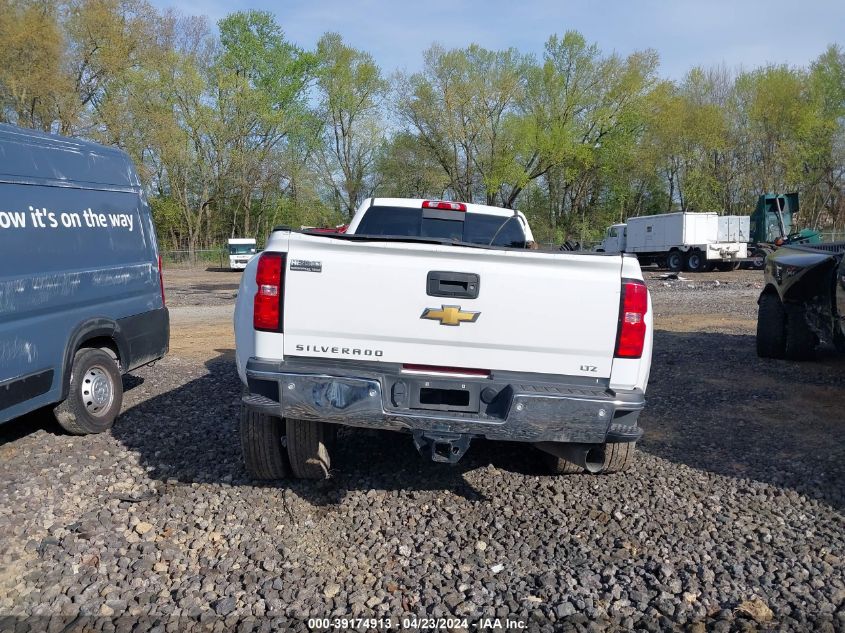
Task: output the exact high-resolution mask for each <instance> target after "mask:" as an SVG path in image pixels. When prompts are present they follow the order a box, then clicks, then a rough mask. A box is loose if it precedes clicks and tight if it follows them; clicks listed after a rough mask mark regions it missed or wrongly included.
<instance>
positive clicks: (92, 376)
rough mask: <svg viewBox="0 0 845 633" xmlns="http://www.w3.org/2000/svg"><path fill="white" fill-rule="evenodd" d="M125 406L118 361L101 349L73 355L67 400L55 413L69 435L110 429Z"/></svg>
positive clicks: (87, 350) (87, 349) (88, 349)
mask: <svg viewBox="0 0 845 633" xmlns="http://www.w3.org/2000/svg"><path fill="white" fill-rule="evenodd" d="M122 404H123V380H122V379H121V377H120V369H119V368H118V366H117V362H116V361H115V360H114V358H112V357H111V355H110V354H108V353H107V352H105V351H103V350H101V349H93V348H85V349H81V350H79V351H78V352H76V354H75V355H74V357H73V365H71V369H70V385H69V387H68V393H67V399H66V400H65V401H64V402H62V403H60V404H59V405H58V406H56V408H55V409H53V412H54V413H55V415H56V420H58V422H59V424H60V425H61V426H62V428H63V429H64V430H65V431H67V432H68V433H72V434H74V435H88V434H90V433H102V432H103V431H107V430H109V429H110V428H111V427H112V425H113V424H114V420H115V418H117V415H118V414H119V413H120V407H121V405H122Z"/></svg>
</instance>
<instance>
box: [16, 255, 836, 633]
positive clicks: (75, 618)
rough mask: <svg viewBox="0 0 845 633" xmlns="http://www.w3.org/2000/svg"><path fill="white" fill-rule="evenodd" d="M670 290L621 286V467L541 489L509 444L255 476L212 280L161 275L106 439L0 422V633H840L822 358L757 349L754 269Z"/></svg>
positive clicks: (347, 443)
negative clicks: (633, 349)
mask: <svg viewBox="0 0 845 633" xmlns="http://www.w3.org/2000/svg"><path fill="white" fill-rule="evenodd" d="M683 276H684V277H686V278H687V279H686V280H685V281H684V280H673V281H668V280H667V281H664V280H662V279H660V278H659V277H660V275H659V273H656V272H654V271H647V272H646V277H647V281H648V284H649V287H650V289H651V291H652V298H653V309H654V312H655V315H656V329H657V332H656V336H655V354H654V360H653V365H652V378H651V383H650V387H649V393H648V405H647V408H646V410H645V412H644V413H643V415H642V417H641V424H642V426H643V427H644V428H645V432H646V434H645V437H644V439H643V440H642V441H641V442H640V443H639V445H638V447H639V448H640V450H639V452H638V456H637V459H636V461H635V464H634V466H633V468H632V470H630V471H629V472H627V473H624V474H616V475H600V476H587V475H583V476H564V477H552V476H546V475H544V474H542V470H541V469H540V466H539V459H538V453H536V452H534V451H533V449H530V448H528V447H526V446H523V445H519V444H503V443H492V442H484V441H475V442H474V443H473V445H472V447H471V448H470V451H469V453H468V454H467V456H466V457H465V458H464V460H462V462H461V463H460V464H459V465H457V466H456V467H448V466H443V465H439V464H434V463H431V462H428V461H425V460H423V459H422V458H421V457H419V456H418V455H417V454H416V452H415V450H414V448H413V446H412V443H411V441H410V439H409V438H408V437H405V436H402V435H399V434H393V433H388V432H366V431H358V430H355V431H351V430H349V431H347V430H344V431H341V433H340V436H339V442H338V448H337V450H336V454H335V456H334V461H333V466H334V467H335V469H334V471H333V472H332V477H331V478H330V479H329V480H327V481H325V482H312V481H296V480H290V481H282V482H270V483H261V484H256V483H254V482H252V481H250V480H249V479H248V477H247V475H246V473H245V471H244V468H243V465H242V463H241V457H240V448H239V443H238V427H237V421H238V401H239V397H240V384H239V381H238V378H237V376H236V373H235V368H234V360H233V347H234V343H233V337H232V331H231V308H232V303H233V297H234V294H235V292H236V288H237V282H238V275H237V274H236V273H213V272H209V271H200V272H198V273H197V274H196V275H190V274H187V273H183V272H180V273H178V274H175V273H173V274H171V273H170V271H168V275H167V276H166V279H165V283H166V285H167V289H168V297H169V298H170V305H171V316H172V339H171V340H172V343H171V354H170V355H169V356H168V357H167V358H166V359H164V360H163V361H161V362H159V363H158V364H156V365H154V366H152V367H146V368H143V369H140V370H138V371H136V372H134V373H133V374H132V375H130V376H127V377H125V379H124V381H125V388H126V389H127V392H126V395H125V399H124V409H123V414H122V415H121V417H120V418H119V419H118V421H117V423H116V424H115V427H114V429H113V430H112V431H111V432H108V433H105V434H103V435H99V436H88V437H72V436H69V435H66V434H63V433H62V432H61V431H60V429H59V427H58V426H57V425H56V423H55V422H54V421H53V419H52V417H51V415H50V414H49V412H40V413H37V414H33V415H29V416H26V417H25V418H22V419H20V420H17V421H14V422H12V423H9V424H6V425H4V426H2V427H0V532H1V533H2V534H3V538H2V542H0V630H20V631H25V630H33V631H35V630H51V631H72V630H87V629H102V630H106V631H132V630H158V631H164V630H166V631H175V630H184V629H194V630H215V631H224V630H225V631H228V630H238V631H250V630H256V631H257V630H262V631H269V630H278V629H282V628H285V627H293V628H298V629H300V630H305V629H307V628H308V624H309V623H308V620H309V618H344V617H345V618H354V617H365V618H381V619H382V620H381V621H380V622H381V625H382V626H383V625H385V624H386V623H387V622H388V621H389V623H391V624H392V625H393V628H399V627H401V626H403V625H408V626H407V628H413V629H433V628H435V626H436V625H437V624H438V623H437V622H432V621H427V620H424V619H422V618H439V617H444V618H446V617H451V616H457V617H458V618H459V622H458V623H457V626H453V627H452V628H453V630H460V629H461V628H462V622H461V620H463V619H466V622H467V628H468V629H469V630H479V624H480V623H481V620H482V618H497V617H498V618H501V621H500V622H501V626H502V628H504V626H505V619H506V618H508V619H509V620H510V621H511V622H518V623H519V624H522V625H524V626H525V628H527V629H528V630H544V631H545V630H548V631H553V630H554V631H559V630H563V631H566V630H579V631H580V630H584V631H587V630H589V631H602V630H630V629H640V630H648V631H662V630H671V629H682V630H689V631H696V632H703V631H705V630H707V631H746V630H773V631H774V630H776V631H781V630H791V631H838V630H845V571H843V570H845V514H843V512H844V511H845V443H844V442H843V439H842V438H843V431H845V424H843V416H842V411H843V408H845V389H843V387H845V384H843V383H845V380H843V378H845V358H843V357H840V356H837V355H836V354H835V353H834V352H833V351H830V350H823V351H822V353H821V354H820V357H819V360H817V361H815V362H810V363H792V362H786V361H764V360H761V359H758V358H757V356H756V354H755V351H754V328H755V322H756V298H757V296H758V294H759V292H760V288H761V286H762V273H760V272H755V271H735V272H730V273H707V274H699V275H693V274H685V275H683ZM716 282H718V284H717V283H716ZM227 293H228V295H229V296H228V297H226V294H227ZM405 618H407V620H405ZM412 618H417V619H416V620H414V619H412ZM493 622H495V620H494V621H493ZM312 624H313V623H312ZM348 624H353V625H354V626H349V627H344V628H360V629H361V630H364V627H365V624H363V623H354V622H353V623H348ZM451 624H455V623H451ZM316 628H318V629H320V630H327V628H326V627H325V626H317V627H316ZM490 630H502V629H492V628H491V629H490Z"/></svg>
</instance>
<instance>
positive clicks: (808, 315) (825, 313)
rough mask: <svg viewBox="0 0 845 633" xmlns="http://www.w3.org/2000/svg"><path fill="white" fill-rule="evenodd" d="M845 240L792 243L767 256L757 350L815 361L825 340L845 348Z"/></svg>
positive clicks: (839, 347) (763, 354)
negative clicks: (813, 359)
mask: <svg viewBox="0 0 845 633" xmlns="http://www.w3.org/2000/svg"><path fill="white" fill-rule="evenodd" d="M843 253H845V243H843V242H839V243H827V244H790V245H787V246H782V247H780V248H778V249H777V250H776V251H775V252H774V253H771V254H770V255H769V256H768V257H767V258H766V267H765V272H764V276H765V286H764V288H763V292H762V293H761V294H760V298H759V300H758V305H759V310H758V314H757V354H758V355H759V356H761V357H763V358H786V359H789V360H809V359H812V358H813V357H814V355H815V351H816V348H817V347H818V345H819V343H833V344H834V345H836V347H837V348H838V349H840V350H845V329H843V328H845V264H843Z"/></svg>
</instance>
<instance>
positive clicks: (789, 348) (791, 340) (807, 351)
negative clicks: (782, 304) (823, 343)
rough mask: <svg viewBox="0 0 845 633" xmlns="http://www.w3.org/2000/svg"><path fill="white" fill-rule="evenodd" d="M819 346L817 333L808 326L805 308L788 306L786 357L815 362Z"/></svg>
mask: <svg viewBox="0 0 845 633" xmlns="http://www.w3.org/2000/svg"><path fill="white" fill-rule="evenodd" d="M818 344H819V341H818V338H817V337H816V334H815V332H813V331H812V330H811V329H810V326H809V325H807V320H806V319H805V318H804V307H803V306H800V305H788V306H786V345H785V347H784V357H785V358H786V359H787V360H813V358H815V356H816V346H817V345H818Z"/></svg>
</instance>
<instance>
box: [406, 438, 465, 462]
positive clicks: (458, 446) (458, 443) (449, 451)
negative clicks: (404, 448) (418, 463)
mask: <svg viewBox="0 0 845 633" xmlns="http://www.w3.org/2000/svg"><path fill="white" fill-rule="evenodd" d="M471 439H472V438H471V437H470V436H469V435H461V434H460V433H432V432H426V431H414V446H416V447H417V450H418V451H419V453H420V455H422V456H423V457H431V459H432V461H435V462H441V463H446V464H457V463H458V461H460V459H461V457H463V456H464V453H466V452H467V449H468V448H469V443H470V440H471Z"/></svg>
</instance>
